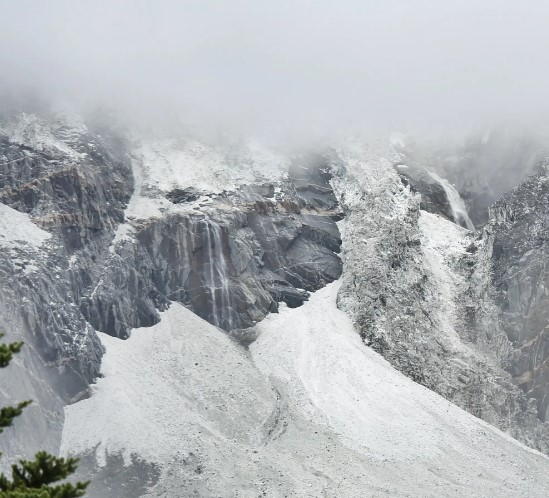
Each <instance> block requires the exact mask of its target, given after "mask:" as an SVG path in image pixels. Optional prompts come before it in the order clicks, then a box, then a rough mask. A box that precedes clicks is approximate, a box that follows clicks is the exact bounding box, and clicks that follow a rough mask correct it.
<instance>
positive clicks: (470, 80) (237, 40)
mask: <svg viewBox="0 0 549 498" xmlns="http://www.w3.org/2000/svg"><path fill="white" fill-rule="evenodd" d="M0 4H1V6H2V20H1V21H0V44H1V46H2V47H3V49H2V51H1V52H0V64H1V67H2V74H1V75H0V84H1V85H2V90H3V92H4V95H6V94H9V95H13V92H14V90H17V91H18V92H20V93H23V94H33V93H39V94H42V95H45V96H46V97H47V99H48V100H51V99H54V98H59V99H67V100H70V101H73V102H76V103H77V105H78V106H81V107H82V108H84V109H88V110H89V109H93V108H95V107H96V106H98V105H101V106H104V107H106V108H112V109H115V110H116V111H117V112H120V113H122V114H123V115H127V116H131V117H132V118H135V119H146V120H162V119H163V118H164V117H166V116H177V117H178V118H179V119H182V120H184V121H186V122H189V123H194V124H199V125H204V124H206V125H215V126H218V125H222V126H230V127H234V128H243V129H252V130H255V131H257V130H258V129H282V130H286V131H290V132H296V133H314V134H317V133H323V132H331V131H334V130H335V131H340V130H341V129H343V128H353V129H367V130H375V131H378V130H381V131H385V130H392V129H402V130H406V131H413V130H437V131H438V130H440V129H448V130H452V131H453V130H454V129H458V128H469V127H477V126H484V124H485V123H492V122H495V121H517V120H518V121H521V122H529V121H532V120H540V119H541V117H542V116H543V113H544V112H545V111H546V109H545V107H546V105H545V104H544V102H545V93H546V88H547V87H548V85H549V72H547V71H546V69H545V68H546V47H547V46H548V45H549V32H548V31H547V30H546V20H547V19H548V18H549V4H547V3H546V2H543V1H541V0H537V1H534V0H527V1H524V2H520V3H519V2H514V1H506V0H504V1H501V0H498V1H496V0H485V1H482V2H478V1H475V2H474V1H470V0H465V1H460V2H452V4H449V3H448V2H436V1H432V0H414V1H404V0H389V1H384V2H379V1H373V0H368V1H358V0H356V1H343V2H338V3H337V4H334V3H333V2H328V1H322V0H321V1H312V0H308V1H292V2H290V1H281V2H265V3H264V2H261V3H258V2H252V1H247V0H235V1H230V2H223V1H202V2H198V1H175V0H173V1H159V2H146V1H127V0H124V1H117V2H108V1H95V2H72V1H50V2H38V1H25V0H23V1H18V2H10V1H6V0H1V1H0ZM6 92H7V93H6Z"/></svg>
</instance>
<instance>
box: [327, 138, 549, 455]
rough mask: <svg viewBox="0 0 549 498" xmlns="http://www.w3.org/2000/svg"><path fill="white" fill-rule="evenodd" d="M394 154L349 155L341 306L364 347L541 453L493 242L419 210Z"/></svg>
mask: <svg viewBox="0 0 549 498" xmlns="http://www.w3.org/2000/svg"><path fill="white" fill-rule="evenodd" d="M396 160H398V157H397V158H396V159H395V155H394V152H393V151H392V150H391V149H390V148H382V147H378V148H368V147H366V146H364V147H362V146H356V145H355V146H352V147H348V148H347V149H343V150H342V162H341V164H340V166H339V170H338V171H339V172H338V174H336V175H335V178H334V185H335V190H336V192H337V193H338V195H339V199H340V202H341V205H342V207H343V210H344V213H345V225H344V230H343V258H344V261H345V268H344V271H343V285H342V289H341V291H340V296H339V305H340V307H341V309H343V310H344V311H346V312H347V313H348V314H349V315H350V316H351V317H352V319H353V321H354V322H355V324H356V327H357V329H358V330H359V332H360V334H361V335H362V337H363V339H364V341H365V342H366V344H368V345H370V346H371V347H373V348H374V349H375V350H376V351H378V352H380V353H381V354H382V355H383V356H385V358H387V359H388V360H389V361H390V362H391V363H392V364H393V365H394V366H396V368H398V369H399V370H401V371H402V372H404V373H405V374H406V375H408V376H409V377H411V378H412V379H414V380H415V381H416V382H419V383H420V384H423V385H425V386H426V387H428V388H429V389H432V390H434V391H435V392H437V393H439V394H441V395H442V396H444V397H445V398H447V399H449V400H450V401H452V402H454V403H456V404H457V405H458V406H460V407H462V408H463V409H465V410H467V411H468V412H470V413H472V414H474V415H476V416H478V417H480V418H482V419H484V420H486V421H488V422H490V423H491V424H493V425H495V426H496V427H498V428H500V429H502V430H504V431H506V432H509V433H510V434H512V435H513V436H514V437H516V438H517V439H519V440H521V441H523V442H525V443H526V444H528V445H530V446H532V447H535V448H538V449H540V450H542V451H545V452H547V451H549V428H548V427H547V426H546V425H545V424H543V423H542V422H541V421H540V420H538V418H537V417H536V414H535V410H533V409H532V406H531V404H530V403H529V401H528V400H527V398H526V397H525V396H524V395H523V393H522V392H521V391H520V390H519V389H517V387H516V386H515V385H514V384H513V382H512V379H511V376H510V375H509V373H507V371H506V368H508V365H509V358H510V355H511V350H512V347H511V344H510V343H509V341H508V340H507V337H506V335H505V332H504V330H503V329H502V328H501V326H500V323H499V316H498V310H497V307H496V305H495V301H494V292H493V288H492V287H491V280H490V269H491V263H490V258H489V248H485V245H489V243H490V242H489V241H487V240H485V238H483V237H482V235H478V236H477V235H474V234H471V233H470V232H467V231H466V230H465V229H461V228H460V227H458V226H457V225H455V224H453V223H450V222H448V221H446V220H444V219H443V218H441V217H438V216H434V215H431V214H429V213H425V212H423V211H421V210H420V206H421V196H420V195H419V194H417V193H414V192H413V191H412V190H411V189H410V188H409V187H407V186H404V185H403V184H402V182H401V180H400V178H399V176H398V174H397V172H396V171H395V170H394V169H393V168H391V164H394V162H395V161H396Z"/></svg>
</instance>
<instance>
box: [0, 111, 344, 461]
mask: <svg viewBox="0 0 549 498" xmlns="http://www.w3.org/2000/svg"><path fill="white" fill-rule="evenodd" d="M2 119H3V121H2V123H1V127H0V201H1V202H2V204H1V206H2V208H3V211H2V213H1V214H2V219H3V220H4V219H7V218H9V217H10V216H12V213H13V214H14V215H21V216H24V217H26V218H24V221H25V223H27V224H28V226H29V227H30V228H29V230H31V231H32V230H38V231H40V233H42V234H45V236H47V237H48V240H47V241H46V242H44V243H43V244H41V245H40V246H39V248H35V247H30V246H29V247H28V244H25V242H24V241H19V240H16V241H12V242H13V243H11V245H10V250H9V251H1V253H0V270H1V271H2V276H3V282H4V284H3V286H2V289H1V291H2V295H1V296H0V298H1V306H2V312H1V313H0V318H1V322H0V328H1V329H4V330H6V331H7V332H8V339H12V338H18V339H22V340H24V341H25V342H26V343H27V351H26V353H25V357H24V358H25V362H27V363H29V364H30V367H29V371H28V372H27V373H26V374H25V375H24V376H23V377H25V378H27V377H28V379H30V380H29V381H28V382H30V383H31V384H33V386H34V387H32V388H29V386H28V384H27V387H25V385H26V384H25V382H24V383H22V384H21V385H19V386H14V387H13V390H10V388H6V392H5V393H4V394H5V396H3V399H6V400H13V399H19V398H23V399H26V398H27V397H29V396H30V397H32V398H34V399H36V400H38V401H39V402H38V403H36V404H35V408H34V410H35V411H36V410H37V411H38V412H39V413H38V415H37V414H34V416H33V417H31V416H30V415H29V416H25V415H24V416H23V417H21V420H20V421H18V424H19V426H18V428H17V431H16V432H17V435H16V436H15V440H16V441H15V442H13V444H12V443H11V442H6V438H3V444H6V445H12V446H10V455H13V456H14V457H15V456H19V455H21V454H23V453H24V452H25V448H26V449H29V444H27V443H28V441H26V440H25V436H24V434H25V433H26V432H28V433H30V432H32V431H28V430H27V428H28V425H29V424H31V423H34V424H36V422H34V421H31V420H32V418H34V419H36V417H37V416H38V418H39V419H40V420H41V422H40V423H38V425H40V424H42V425H44V427H46V426H51V427H50V429H51V430H50V431H49V433H50V434H51V438H50V439H51V440H50V441H49V443H50V445H49V449H50V450H51V451H55V450H56V444H58V442H59V431H60V427H61V423H62V413H61V407H62V405H63V403H67V402H71V401H74V400H75V399H78V398H79V397H82V396H85V395H86V392H87V387H88V385H89V384H90V383H91V382H93V381H94V380H95V379H96V378H97V376H98V374H99V366H100V362H101V356H102V354H103V348H102V346H101V344H100V342H99V340H98V337H97V334H96V331H102V332H106V333H108V334H110V335H112V336H115V337H119V338H127V337H128V336H129V334H130V331H131V329H132V328H135V327H144V326H145V327H146V326H151V325H154V324H156V323H158V321H159V314H158V311H162V310H165V309H167V308H168V307H169V305H170V302H172V301H177V302H180V303H183V304H185V305H186V306H187V307H188V308H189V309H191V310H192V311H194V312H195V313H196V314H198V315H199V316H201V317H203V318H205V319H206V320H208V321H209V322H210V323H212V324H213V325H216V326H218V327H220V328H222V329H224V330H225V331H227V332H230V331H233V330H234V336H235V337H236V338H240V339H241V340H243V341H244V342H246V341H247V339H245V338H244V337H245V336H246V334H245V333H243V332H242V331H243V330H244V331H245V330H246V329H247V328H249V327H251V326H253V325H254V324H255V323H256V322H258V321H259V320H261V319H263V318H264V317H265V315H266V314H267V313H269V312H272V311H276V310H277V307H278V303H279V302H285V303H287V304H288V305H289V306H292V307H294V306H299V305H301V304H302V303H303V302H304V301H305V300H306V299H307V297H308V294H309V293H310V292H313V291H315V290H317V289H319V288H320V287H323V286H324V285H325V284H326V283H328V282H331V281H333V280H335V279H337V278H338V277H339V276H340V274H341V266H342V265H341V261H340V259H339V256H338V255H337V253H338V252H339V248H340V245H341V240H340V234H339V230H338V228H337V225H336V221H337V220H338V219H339V218H340V215H341V213H340V211H339V208H338V204H337V201H336V199H335V196H334V194H333V192H332V190H331V187H330V184H329V179H330V178H329V175H328V174H327V172H319V171H317V167H318V164H317V163H316V162H315V161H311V160H310V159H308V156H303V157H301V158H297V159H296V161H295V162H294V163H293V164H292V165H291V168H290V174H288V172H287V171H286V174H285V176H283V177H282V178H281V179H280V180H276V182H275V183H268V181H265V178H260V179H259V180H260V181H261V183H257V184H250V185H246V184H243V185H240V186H239V187H238V188H232V189H229V190H226V191H221V192H219V191H217V192H215V193H214V192H206V194H207V195H206V194H205V193H204V191H203V190H200V191H199V190H198V189H197V190H196V191H195V190H189V189H177V187H176V188H174V189H171V190H170V191H164V190H162V189H161V188H156V189H155V188H154V187H153V186H151V185H147V186H144V185H143V183H144V179H143V178H141V177H140V176H137V177H136V175H139V173H140V172H141V169H139V170H136V163H139V166H140V167H142V168H146V167H147V165H146V164H143V163H142V160H143V158H142V157H139V158H138V159H136V157H135V156H132V144H131V143H130V142H129V141H128V140H122V139H120V138H117V135H116V134H115V133H113V132H112V130H111V131H109V132H106V131H105V130H100V129H93V128H89V127H87V126H86V125H84V124H83V123H81V122H78V121H77V122H71V121H70V120H68V119H67V117H66V116H57V117H52V116H46V117H43V118H41V117H38V116H36V115H25V114H14V115H10V116H3V118H2ZM231 161H232V162H236V161H238V157H235V156H234V155H233V156H232V157H231ZM204 166H205V167H208V164H205V165H204ZM134 180H135V182H134ZM145 180H146V179H145ZM158 198H161V199H162V198H163V199H164V201H165V203H167V205H169V206H171V207H173V209H170V208H166V209H164V208H163V209H162V211H154V213H153V214H150V213H148V212H146V210H145V214H143V215H142V214H137V215H136V214H135V212H134V211H132V210H131V209H130V212H127V211H128V209H129V208H130V207H136V206H135V204H136V203H137V210H139V209H140V208H141V205H140V204H139V203H140V202H141V201H144V202H145V203H146V202H154V200H155V199H158ZM134 201H136V202H134ZM130 205H131V206H130ZM7 230H8V231H9V230H11V228H8V229H7ZM1 242H2V241H1V240H0V243H1ZM8 283H9V284H8ZM13 368H14V369H17V368H19V367H17V366H15V367H13ZM21 371H23V369H21ZM12 373H13V369H12ZM44 383H45V384H46V386H47V389H45V388H44V385H43V384H44ZM40 391H48V392H49V391H51V392H50V394H51V395H48V396H44V395H41V394H40ZM42 399H43V400H44V402H40V400H42ZM52 403H53V405H54V406H53V407H52ZM44 432H47V431H46V429H45V428H44ZM18 438H19V439H18ZM30 446H32V447H34V446H33V445H30Z"/></svg>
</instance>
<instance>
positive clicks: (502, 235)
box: [489, 163, 549, 421]
mask: <svg viewBox="0 0 549 498" xmlns="http://www.w3.org/2000/svg"><path fill="white" fill-rule="evenodd" d="M491 217H492V220H493V221H492V222H491V224H490V227H489V234H490V237H491V240H492V241H493V242H492V247H493V249H492V252H491V258H492V265H493V284H494V287H495V288H496V290H497V302H498V305H499V307H500V310H501V322H502V324H503V328H504V329H505V332H506V333H507V335H508V337H509V340H510V341H511V343H512V344H513V357H512V361H511V365H510V371H511V373H512V375H513V379H514V381H515V382H516V383H517V385H519V386H520V387H521V389H523V391H524V392H525V393H526V395H527V396H528V397H529V398H532V399H534V400H535V402H536V406H537V413H538V416H539V418H540V420H543V421H548V420H549V331H548V325H549V294H548V291H547V288H548V285H549V272H548V270H547V267H548V263H549V252H548V248H549V246H548V241H549V226H548V224H547V220H548V219H549V169H548V165H547V163H544V164H542V165H541V171H540V172H539V173H537V174H535V175H534V176H532V177H531V178H529V179H528V180H527V181H526V182H524V183H523V184H521V185H520V186H518V187H516V188H515V189H513V190H512V191H511V192H509V193H508V194H506V195H504V196H503V197H502V198H501V199H500V200H499V201H498V202H496V203H495V204H494V206H493V207H492V209H491Z"/></svg>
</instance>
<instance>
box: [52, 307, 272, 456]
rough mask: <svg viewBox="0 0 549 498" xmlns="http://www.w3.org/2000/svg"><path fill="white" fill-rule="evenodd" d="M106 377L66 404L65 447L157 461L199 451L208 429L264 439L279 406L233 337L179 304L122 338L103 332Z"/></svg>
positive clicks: (242, 438)
mask: <svg viewBox="0 0 549 498" xmlns="http://www.w3.org/2000/svg"><path fill="white" fill-rule="evenodd" d="M100 337H101V342H102V343H103V345H104V346H105V348H106V351H107V353H106V355H105V356H104V358H103V363H102V365H101V373H102V375H103V378H100V379H98V380H97V383H96V384H95V385H94V386H93V395H92V396H91V397H90V398H88V399H85V400H82V401H79V402H78V403H76V404H73V405H69V406H67V407H66V408H65V426H64V430H63V438H62V442H61V453H62V454H67V453H69V452H70V453H84V452H87V451H93V450H94V449H95V451H96V457H97V459H98V462H99V463H100V464H101V465H103V464H104V463H105V462H106V457H107V454H119V453H122V454H123V456H124V460H125V462H126V464H129V463H130V462H131V458H130V456H131V455H132V454H135V455H139V456H140V457H141V458H142V459H144V460H147V461H149V462H153V463H157V464H160V465H162V464H166V463H169V462H170V461H172V460H173V458H174V456H176V455H186V454H188V453H189V452H191V451H195V452H196V451H197V449H196V448H197V447H200V444H201V443H200V442H199V440H200V439H201V438H202V437H205V435H206V434H209V435H211V436H214V437H215V438H220V439H224V440H232V439H235V440H240V441H244V442H247V443H253V442H257V441H256V440H259V438H260V435H259V432H258V427H260V426H261V423H262V422H263V421H264V420H265V418H267V416H268V414H269V413H270V410H271V408H272V406H271V403H272V402H273V397H274V395H273V394H271V393H270V391H269V389H268V388H267V387H266V384H264V383H262V382H261V379H260V380H259V381H257V382H246V380H247V379H253V377H254V376H257V372H256V371H254V368H253V367H252V365H251V364H250V362H249V361H248V360H247V358H246V357H245V355H244V353H243V352H242V351H241V350H240V349H239V348H238V347H237V346H236V345H235V344H234V343H233V342H232V341H231V340H230V339H229V338H228V337H227V335H226V334H224V333H222V332H221V331H219V330H218V329H216V328H215V327H213V326H212V325H210V324H209V323H207V322H206V321H204V320H202V319H201V318H199V317H197V316H196V315H195V314H193V313H192V312H191V311H189V310H188V309H186V308H185V307H184V306H182V305H180V304H177V303H173V304H172V305H171V307H170V309H169V310H168V311H166V312H164V313H162V320H161V322H160V323H159V324H157V325H155V326H153V327H149V328H140V329H134V330H133V332H132V335H131V337H130V338H129V339H128V340H126V341H122V340H120V339H116V338H113V337H110V336H108V335H106V334H100Z"/></svg>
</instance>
